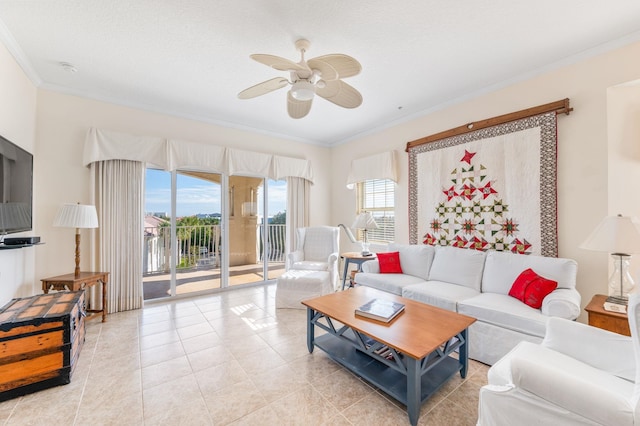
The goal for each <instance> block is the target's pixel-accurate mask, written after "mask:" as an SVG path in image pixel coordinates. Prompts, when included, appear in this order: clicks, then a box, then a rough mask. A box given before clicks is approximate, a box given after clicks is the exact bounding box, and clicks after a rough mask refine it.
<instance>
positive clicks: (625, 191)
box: [607, 80, 640, 285]
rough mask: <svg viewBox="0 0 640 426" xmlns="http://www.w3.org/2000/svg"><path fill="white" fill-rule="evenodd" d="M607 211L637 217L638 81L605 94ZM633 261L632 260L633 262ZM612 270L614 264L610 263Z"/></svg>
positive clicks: (636, 272) (638, 263) (639, 281)
mask: <svg viewBox="0 0 640 426" xmlns="http://www.w3.org/2000/svg"><path fill="white" fill-rule="evenodd" d="M607 125H608V134H609V137H608V140H609V150H608V156H609V158H608V163H609V169H608V176H609V210H608V212H607V214H608V215H609V216H614V215H616V214H622V215H623V216H635V217H637V218H640V196H639V195H638V194H640V80H635V81H633V82H629V83H625V84H620V85H617V86H614V87H611V88H609V90H608V91H607ZM634 259H635V261H634ZM639 259H640V253H637V254H635V257H632V261H631V276H632V277H633V279H634V280H635V282H636V285H640V260H639ZM609 271H610V272H612V271H613V261H611V260H610V261H609Z"/></svg>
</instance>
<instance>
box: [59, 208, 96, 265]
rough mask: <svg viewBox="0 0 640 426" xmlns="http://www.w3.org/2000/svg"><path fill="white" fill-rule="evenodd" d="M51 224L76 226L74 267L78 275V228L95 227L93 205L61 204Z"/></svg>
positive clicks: (65, 226)
mask: <svg viewBox="0 0 640 426" xmlns="http://www.w3.org/2000/svg"><path fill="white" fill-rule="evenodd" d="M53 226H61V227H63V228H76V269H75V276H76V277H78V276H80V229H81V228H97V227H98V213H97V212H96V207H95V206H90V205H83V204H80V203H78V204H63V205H62V206H61V207H60V209H59V210H58V214H57V215H56V218H55V219H54V220H53Z"/></svg>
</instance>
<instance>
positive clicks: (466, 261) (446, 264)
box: [429, 246, 508, 291]
mask: <svg viewBox="0 0 640 426" xmlns="http://www.w3.org/2000/svg"><path fill="white" fill-rule="evenodd" d="M485 257H486V253H485V252H483V251H478V250H472V249H463V248H458V247H451V246H436V248H435V256H434V258H433V265H431V271H430V272H429V280H430V281H432V280H433V281H444V282H447V283H451V284H457V285H463V286H465V287H469V288H472V289H474V290H477V291H480V282H481V280H482V270H483V269H484V259H485ZM507 291H508V290H507Z"/></svg>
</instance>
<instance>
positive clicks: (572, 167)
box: [331, 43, 640, 320]
mask: <svg viewBox="0 0 640 426" xmlns="http://www.w3.org/2000/svg"><path fill="white" fill-rule="evenodd" d="M638 78H640V43H635V44H632V45H628V46H626V47H623V48H620V49H617V50H614V51H611V52H608V53H605V54H602V55H599V56H596V57H592V58H589V59H586V60H583V61H580V62H577V63H575V64H572V65H569V66H565V67H563V68H560V69H556V70H553V71H550V72H547V73H544V74H541V75H539V76H536V77H534V78H531V79H529V80H526V81H522V82H519V83H515V84H513V85H511V86H509V87H506V88H503V89H500V90H496V91H494V92H491V93H488V94H485V95H480V96H478V97H476V98H474V99H471V100H467V101H464V102H460V103H459V104H457V105H453V106H450V107H447V108H444V109H442V110H439V111H436V112H433V113H431V114H428V115H426V116H424V117H421V118H417V119H415V120H412V121H409V122H406V123H403V124H400V125H397V126H394V127H392V128H389V129H386V130H384V131H381V132H379V133H376V134H373V135H368V136H364V137H361V138H359V139H357V140H354V141H351V142H349V143H347V144H344V145H342V146H338V147H336V148H334V149H333V151H332V152H331V157H332V164H333V166H334V179H333V181H332V184H331V188H332V202H333V206H334V208H333V221H334V222H336V223H337V222H344V223H351V221H352V220H353V214H354V206H355V194H354V193H353V192H352V191H349V190H347V189H346V188H345V182H346V178H347V171H348V169H349V164H350V162H351V160H352V159H354V158H359V157H363V156H366V155H370V154H373V153H376V152H382V151H387V150H391V149H394V150H396V151H397V152H398V153H399V154H400V155H399V158H400V162H399V167H400V169H399V170H400V181H399V182H398V186H397V195H396V217H397V228H396V239H397V241H398V242H405V243H406V242H408V239H409V230H408V215H409V212H408V156H407V154H406V152H405V151H404V150H405V148H406V143H407V142H409V141H412V140H416V139H419V138H421V137H425V136H428V135H431V134H434V133H437V132H440V131H443V130H448V129H450V128H453V127H457V126H460V125H463V124H466V123H469V122H473V121H478V120H482V119H485V118H490V117H494V116H497V115H501V114H506V113H509V112H513V111H518V110H521V109H525V108H529V107H533V106H537V105H541V104H545V103H548V102H553V101H557V100H560V99H564V98H570V99H571V105H572V106H573V107H574V108H575V111H574V112H572V113H571V115H569V116H560V117H559V118H558V231H559V236H558V239H559V255H560V256H561V257H569V258H573V259H576V260H577V261H578V280H577V288H578V290H579V291H580V293H581V294H582V304H583V306H585V305H586V304H587V303H588V302H589V300H590V299H591V297H592V296H593V294H596V293H605V294H606V291H607V275H608V272H607V271H608V266H607V265H608V255H607V254H605V253H598V252H588V251H585V250H581V249H579V248H578V246H579V245H580V244H581V243H582V242H583V241H584V239H585V238H586V237H587V236H588V235H589V233H590V232H591V231H592V230H593V229H594V228H595V226H596V225H597V224H598V223H599V222H600V220H601V219H602V218H603V217H604V216H606V215H607V214H608V213H609V206H608V203H609V202H613V200H616V199H618V198H619V197H620V196H622V195H621V194H620V191H619V190H614V189H613V188H612V186H616V185H618V183H619V182H615V183H614V182H613V181H610V177H609V174H608V169H609V167H616V164H615V163H617V160H614V164H613V165H612V164H610V162H609V161H608V159H607V158H608V157H607V156H608V154H610V151H609V148H608V140H607V137H608V132H607V89H608V88H609V87H612V86H614V85H617V84H621V83H624V82H627V81H632V80H636V79H638ZM637 143H638V142H637V141H636V142H635V146H636V147H637ZM631 167H637V166H635V165H634V166H631ZM635 173H636V174H637V173H638V172H637V171H636V172H635ZM636 193H637V191H636ZM624 196H625V197H628V194H627V195H624ZM636 198H637V197H636ZM635 262H636V263H637V262H640V257H638V258H637V259H635ZM581 319H582V320H584V319H585V316H584V314H583V316H582V317H581Z"/></svg>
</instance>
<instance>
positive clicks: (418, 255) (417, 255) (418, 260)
mask: <svg viewBox="0 0 640 426" xmlns="http://www.w3.org/2000/svg"><path fill="white" fill-rule="evenodd" d="M387 249H388V250H389V251H397V252H399V253H400V265H402V272H403V273H405V274H409V275H413V276H414V277H418V278H422V279H423V280H425V281H426V280H427V278H429V270H430V269H431V264H432V262H433V256H434V253H435V250H434V248H433V246H428V245H424V244H396V243H391V244H389V245H388V246H387Z"/></svg>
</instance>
